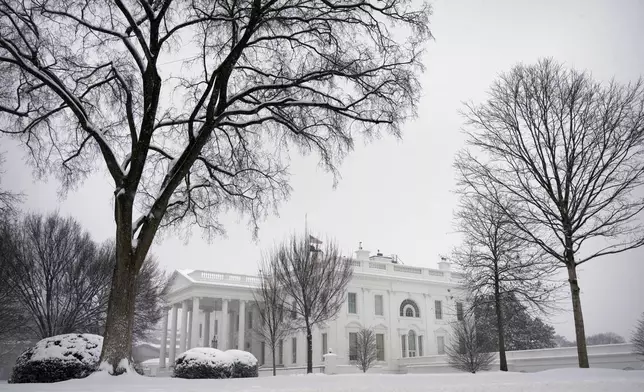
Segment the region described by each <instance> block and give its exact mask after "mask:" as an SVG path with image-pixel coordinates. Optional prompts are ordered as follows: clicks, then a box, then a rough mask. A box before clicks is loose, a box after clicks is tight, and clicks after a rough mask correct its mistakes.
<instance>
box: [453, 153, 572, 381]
mask: <svg viewBox="0 0 644 392" xmlns="http://www.w3.org/2000/svg"><path fill="white" fill-rule="evenodd" d="M456 164H457V166H459V165H462V164H463V163H462V162H458V161H457V163H456ZM461 182H462V181H461ZM460 191H461V192H462V196H461V200H460V206H459V209H458V210H457V212H456V224H457V230H458V231H460V232H461V234H462V235H463V243H462V245H461V246H460V247H458V248H456V249H455V250H454V251H453V253H452V260H453V261H454V263H456V264H457V265H458V266H460V267H461V269H462V270H463V273H464V275H465V279H464V286H465V287H467V289H468V291H469V293H468V294H469V295H470V296H471V298H472V301H471V309H472V310H473V311H476V310H477V309H479V308H480V309H482V310H483V311H485V310H487V309H490V308H493V309H494V312H495V315H496V331H497V335H498V350H499V367H500V370H502V371H507V370H508V364H507V359H506V355H505V350H506V347H505V346H506V345H505V338H506V336H505V332H504V328H505V324H506V322H507V320H508V319H509V316H511V315H505V314H504V309H505V308H506V307H507V306H504V302H505V301H506V299H507V301H519V302H521V303H522V304H525V305H527V306H529V307H531V308H533V309H536V310H538V311H541V312H545V311H547V310H548V309H550V308H552V307H553V305H554V300H555V297H554V294H556V292H557V290H558V289H559V288H560V287H561V286H560V285H557V284H554V283H551V282H550V277H551V275H552V273H553V272H554V271H555V270H556V268H557V267H558V265H557V264H555V263H552V261H550V260H548V259H547V257H546V256H547V255H546V254H545V253H544V252H543V251H542V250H541V249H540V248H539V247H536V246H535V245H534V244H533V243H531V242H529V241H526V240H524V239H523V238H521V237H518V236H516V235H515V233H514V232H515V229H514V226H513V224H512V221H511V220H510V219H509V218H508V217H506V215H505V214H506V211H510V209H509V208H505V209H501V208H498V207H496V206H495V205H494V204H493V203H490V202H488V201H486V199H485V198H483V197H481V196H476V195H474V196H472V195H469V194H468V193H470V192H468V189H467V188H463V189H461V190H460ZM490 305H491V306H490Z"/></svg>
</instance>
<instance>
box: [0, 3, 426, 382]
mask: <svg viewBox="0 0 644 392" xmlns="http://www.w3.org/2000/svg"><path fill="white" fill-rule="evenodd" d="M429 13H430V8H429V6H428V5H427V4H420V5H417V6H412V5H411V2H410V1H409V0H386V1H352V2H346V1H337V0H332V1H327V0H289V1H286V0H268V1H261V0H233V1H231V0H194V1H188V2H185V1H176V0H150V1H129V0H116V1H114V2H108V3H106V2H104V1H100V0H61V1H56V2H53V1H29V2H28V1H24V0H0V75H1V82H2V83H0V102H2V104H0V120H1V122H2V124H3V125H4V124H8V125H6V126H4V127H3V128H0V129H1V130H2V131H3V132H5V133H9V134H13V135H16V136H17V137H19V138H20V140H22V141H23V142H25V143H26V145H27V147H28V148H29V149H30V150H29V151H30V152H31V154H32V158H33V161H34V163H35V165H36V167H37V168H39V169H40V170H41V172H43V173H44V172H46V171H47V169H49V168H51V169H53V171H54V172H55V173H56V174H57V175H58V176H59V178H61V180H62V183H63V185H64V186H65V187H68V186H71V185H73V184H75V183H77V182H78V181H79V180H82V179H83V178H85V177H86V176H87V175H88V173H89V172H90V170H92V169H94V168H96V167H97V166H98V164H99V161H100V160H101V158H102V163H104V167H105V168H106V169H107V171H108V172H109V174H110V176H111V178H112V180H113V181H114V220H115V222H116V258H117V263H116V267H115V270H114V279H112V287H111V293H112V294H111V296H110V300H109V309H108V320H107V330H106V334H105V342H104V346H103V352H102V360H103V361H107V362H109V363H110V364H111V365H112V366H113V369H112V370H113V373H114V374H120V373H122V372H123V371H125V369H122V368H120V367H119V366H118V364H119V363H120V361H121V360H122V359H126V358H129V357H130V352H131V343H130V341H131V339H130V338H129V337H130V336H131V334H132V328H133V314H134V298H135V292H136V290H135V281H136V276H137V273H138V271H139V270H140V269H141V266H142V265H143V261H144V260H145V256H146V254H147V253H148V251H149V249H150V246H151V244H152V241H153V239H154V238H155V236H156V234H157V232H158V231H159V230H160V229H162V228H163V227H167V226H172V227H179V226H180V225H182V224H184V225H185V224H195V225H198V226H200V227H202V228H204V229H205V230H206V231H207V233H208V234H216V233H219V232H222V231H223V227H222V224H221V222H219V220H218V217H219V215H220V212H222V211H226V210H230V209H235V210H238V211H240V212H242V213H244V214H246V215H247V216H249V220H250V225H251V226H252V227H253V228H254V230H255V231H256V230H257V224H258V221H259V219H261V218H262V217H263V216H265V215H266V214H267V213H268V212H269V211H271V210H273V209H274V208H275V207H276V206H277V205H278V203H279V202H280V201H281V200H283V199H284V198H286V197H287V196H288V194H289V190H290V188H289V185H288V172H287V168H288V160H287V158H288V151H289V149H290V148H296V149H298V150H300V151H302V152H303V153H310V152H317V153H318V154H319V155H320V157H321V163H322V165H323V166H324V167H325V168H326V169H328V170H330V171H331V172H333V173H334V175H336V174H337V165H338V163H339V162H340V161H341V160H342V158H343V157H344V156H345V155H346V154H347V153H348V152H349V151H350V150H352V148H353V144H354V136H353V135H356V134H357V132H362V133H364V134H365V135H366V136H369V137H372V136H375V135H378V134H379V133H380V132H381V131H388V132H390V133H392V134H394V135H397V136H398V135H400V130H401V126H402V124H403V123H404V121H405V120H406V119H408V118H409V117H411V116H413V115H415V113H416V102H417V100H418V97H419V90H420V85H419V82H418V79H417V75H418V73H419V72H420V71H421V70H422V65H421V63H420V58H421V57H420V56H421V53H422V45H423V44H424V43H425V41H427V40H428V39H429V38H430V32H429V28H428V16H429ZM393 26H395V28H396V33H395V39H394V33H393V32H392V31H391V29H392V28H393ZM137 211H140V216H138V217H136V215H137V214H136V213H137ZM124 320H127V322H124Z"/></svg>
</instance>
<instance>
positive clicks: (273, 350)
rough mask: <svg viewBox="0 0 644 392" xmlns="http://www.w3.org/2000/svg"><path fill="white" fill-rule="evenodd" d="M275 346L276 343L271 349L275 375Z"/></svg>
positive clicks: (275, 374) (274, 373) (274, 374)
mask: <svg viewBox="0 0 644 392" xmlns="http://www.w3.org/2000/svg"><path fill="white" fill-rule="evenodd" d="M275 347H276V345H273V349H272V350H271V351H272V352H273V353H272V354H273V376H277V366H276V364H275Z"/></svg>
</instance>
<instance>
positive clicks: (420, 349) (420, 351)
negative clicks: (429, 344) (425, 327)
mask: <svg viewBox="0 0 644 392" xmlns="http://www.w3.org/2000/svg"><path fill="white" fill-rule="evenodd" d="M423 353H424V350H423V335H418V356H419V357H422V356H423Z"/></svg>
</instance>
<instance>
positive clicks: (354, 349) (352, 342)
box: [349, 332, 358, 361]
mask: <svg viewBox="0 0 644 392" xmlns="http://www.w3.org/2000/svg"><path fill="white" fill-rule="evenodd" d="M357 359H358V334H357V333H355V332H349V361H355V360H357Z"/></svg>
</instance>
